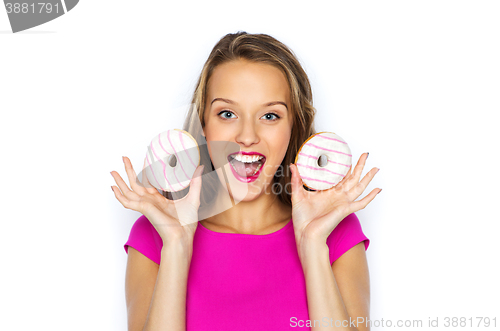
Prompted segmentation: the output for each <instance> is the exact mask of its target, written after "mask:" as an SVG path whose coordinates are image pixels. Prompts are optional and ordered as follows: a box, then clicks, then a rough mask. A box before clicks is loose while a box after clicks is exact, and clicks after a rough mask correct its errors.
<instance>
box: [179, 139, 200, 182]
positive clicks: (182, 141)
mask: <svg viewBox="0 0 500 331" xmlns="http://www.w3.org/2000/svg"><path fill="white" fill-rule="evenodd" d="M179 138H180V139H181V144H182V148H183V149H184V150H185V151H186V153H187V155H188V158H189V161H191V164H192V165H193V167H196V166H195V165H194V162H193V160H191V155H189V153H188V152H187V150H186V146H184V140H182V132H181V131H179ZM188 178H189V177H188Z"/></svg>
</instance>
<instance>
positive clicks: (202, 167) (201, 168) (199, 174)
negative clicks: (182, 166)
mask: <svg viewBox="0 0 500 331" xmlns="http://www.w3.org/2000/svg"><path fill="white" fill-rule="evenodd" d="M203 169H205V166H204V165H202V166H200V167H199V168H198V172H197V174H196V175H197V176H201V174H203Z"/></svg>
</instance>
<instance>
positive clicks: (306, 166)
mask: <svg viewBox="0 0 500 331" xmlns="http://www.w3.org/2000/svg"><path fill="white" fill-rule="evenodd" d="M297 165H298V166H301V167H304V168H308V169H313V170H322V171H328V172H331V173H332V174H334V175H339V176H342V177H344V176H345V175H342V174H338V173H336V172H333V171H331V170H328V169H325V168H315V167H311V166H308V165H305V164H300V163H297Z"/></svg>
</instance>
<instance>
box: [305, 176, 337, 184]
mask: <svg viewBox="0 0 500 331" xmlns="http://www.w3.org/2000/svg"><path fill="white" fill-rule="evenodd" d="M300 177H302V179H308V180H314V181H316V182H322V183H327V184H330V185H335V183H330V182H327V181H326V180H321V179H316V178H310V177H304V176H300Z"/></svg>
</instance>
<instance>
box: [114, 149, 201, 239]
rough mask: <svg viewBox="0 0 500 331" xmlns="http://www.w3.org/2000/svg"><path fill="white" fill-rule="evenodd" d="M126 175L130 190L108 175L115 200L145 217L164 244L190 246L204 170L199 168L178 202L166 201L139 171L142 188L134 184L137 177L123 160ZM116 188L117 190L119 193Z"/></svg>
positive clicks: (117, 177) (126, 159)
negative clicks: (180, 242)
mask: <svg viewBox="0 0 500 331" xmlns="http://www.w3.org/2000/svg"><path fill="white" fill-rule="evenodd" d="M123 162H124V163H125V171H126V172H127V176H128V180H129V183H130V187H131V189H130V188H129V187H128V186H127V184H126V183H125V181H124V180H123V179H122V178H121V176H120V175H119V174H118V173H117V172H116V171H111V176H113V178H114V179H115V182H116V184H117V185H118V187H116V186H111V189H112V190H113V192H114V193H115V197H116V199H117V200H118V201H119V202H120V203H121V204H122V205H123V206H124V207H125V208H127V209H132V210H135V211H138V212H139V213H141V214H143V215H144V216H146V217H147V219H148V220H149V221H150V222H151V224H152V225H153V226H154V227H155V229H156V231H157V232H158V234H159V235H160V237H161V238H162V240H163V242H164V243H166V242H173V241H174V240H181V241H182V242H183V243H186V244H192V240H193V238H194V233H195V231H196V227H197V225H198V208H199V207H200V191H201V174H202V172H203V166H198V167H197V168H196V171H195V172H194V175H193V178H192V180H191V184H190V188H189V193H188V194H187V195H186V196H185V197H183V198H182V199H178V200H174V201H172V200H169V199H167V198H165V197H164V196H163V195H161V194H160V193H159V192H158V190H157V189H156V188H154V187H153V186H152V185H151V184H150V183H149V181H148V179H147V177H146V171H142V185H140V184H138V183H137V182H136V178H137V175H136V173H135V171H134V168H133V167H132V163H131V162H130V159H129V158H128V157H126V156H124V157H123ZM118 188H119V189H118Z"/></svg>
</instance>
